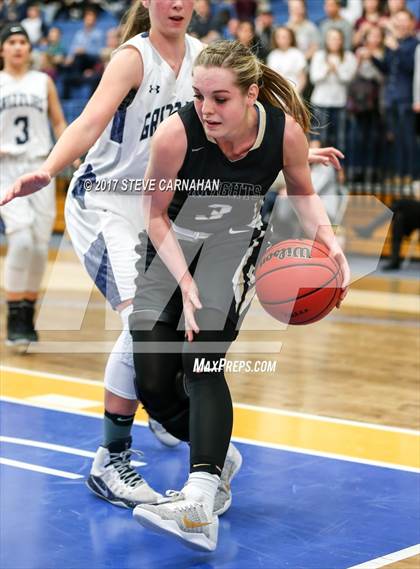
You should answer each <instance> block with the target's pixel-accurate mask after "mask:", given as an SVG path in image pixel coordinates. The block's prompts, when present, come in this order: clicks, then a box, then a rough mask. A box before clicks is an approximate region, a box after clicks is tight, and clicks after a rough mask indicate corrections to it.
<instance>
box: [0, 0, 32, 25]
mask: <svg viewBox="0 0 420 569" xmlns="http://www.w3.org/2000/svg"><path fill="white" fill-rule="evenodd" d="M25 15H26V2H25V1H23V0H0V26H1V27H3V26H4V25H5V24H8V23H11V22H19V21H21V20H23V18H24V17H25Z"/></svg>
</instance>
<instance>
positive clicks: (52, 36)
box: [41, 28, 66, 80]
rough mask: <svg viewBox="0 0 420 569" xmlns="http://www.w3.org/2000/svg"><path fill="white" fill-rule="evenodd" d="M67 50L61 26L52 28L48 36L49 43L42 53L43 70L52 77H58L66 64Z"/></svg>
mask: <svg viewBox="0 0 420 569" xmlns="http://www.w3.org/2000/svg"><path fill="white" fill-rule="evenodd" d="M65 56H66V51H65V49H64V46H63V44H62V43H61V32H60V29H59V28H51V29H50V31H49V32H48V36H47V44H46V46H45V50H44V51H43V53H42V64H41V71H44V73H47V74H48V75H49V76H50V77H51V78H52V79H54V80H55V79H57V77H58V74H59V72H60V70H61V69H62V67H63V65H64V60H65Z"/></svg>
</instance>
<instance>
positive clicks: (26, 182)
mask: <svg viewBox="0 0 420 569" xmlns="http://www.w3.org/2000/svg"><path fill="white" fill-rule="evenodd" d="M50 181H51V176H50V175H49V174H48V172H45V171H44V170H37V171H36V172H30V173H29V174H25V175H24V176H21V177H20V178H18V179H17V180H16V182H15V183H14V184H13V186H12V187H11V188H9V189H8V190H7V192H6V195H5V196H4V197H3V199H2V200H0V206H2V205H5V204H7V203H9V202H11V201H12V200H13V199H14V198H22V197H24V196H29V195H30V194H34V193H35V192H37V191H38V190H41V189H42V188H43V187H44V186H47V185H48V184H49V183H50Z"/></svg>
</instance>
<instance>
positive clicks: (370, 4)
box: [353, 0, 382, 47]
mask: <svg viewBox="0 0 420 569" xmlns="http://www.w3.org/2000/svg"><path fill="white" fill-rule="evenodd" d="M381 18H382V10H381V2H380V0H363V13H362V16H361V17H360V18H359V19H358V20H357V21H356V23H355V25H354V35H353V45H354V47H359V46H361V45H363V43H364V41H365V39H366V35H367V34H368V32H369V31H370V30H371V29H372V28H373V27H376V26H378V25H379V23H380V21H381Z"/></svg>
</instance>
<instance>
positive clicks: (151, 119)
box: [140, 87, 182, 140]
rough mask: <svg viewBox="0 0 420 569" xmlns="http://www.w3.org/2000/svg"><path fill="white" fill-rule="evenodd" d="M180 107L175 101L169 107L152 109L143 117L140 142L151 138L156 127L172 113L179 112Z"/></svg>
mask: <svg viewBox="0 0 420 569" xmlns="http://www.w3.org/2000/svg"><path fill="white" fill-rule="evenodd" d="M155 89H156V87H155ZM149 92H151V91H149ZM181 107H182V103H181V102H180V101H177V102H176V103H174V104H173V105H172V104H171V103H169V105H164V106H163V107H158V108H157V109H154V110H153V111H152V112H150V113H147V115H146V116H145V117H144V124H143V129H142V131H141V136H140V140H146V138H149V137H151V136H153V134H154V133H155V130H156V129H157V127H158V125H159V124H160V123H161V122H162V121H163V120H164V119H166V118H167V117H169V116H170V115H172V114H173V113H176V112H177V111H179V109H180V108H181Z"/></svg>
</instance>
